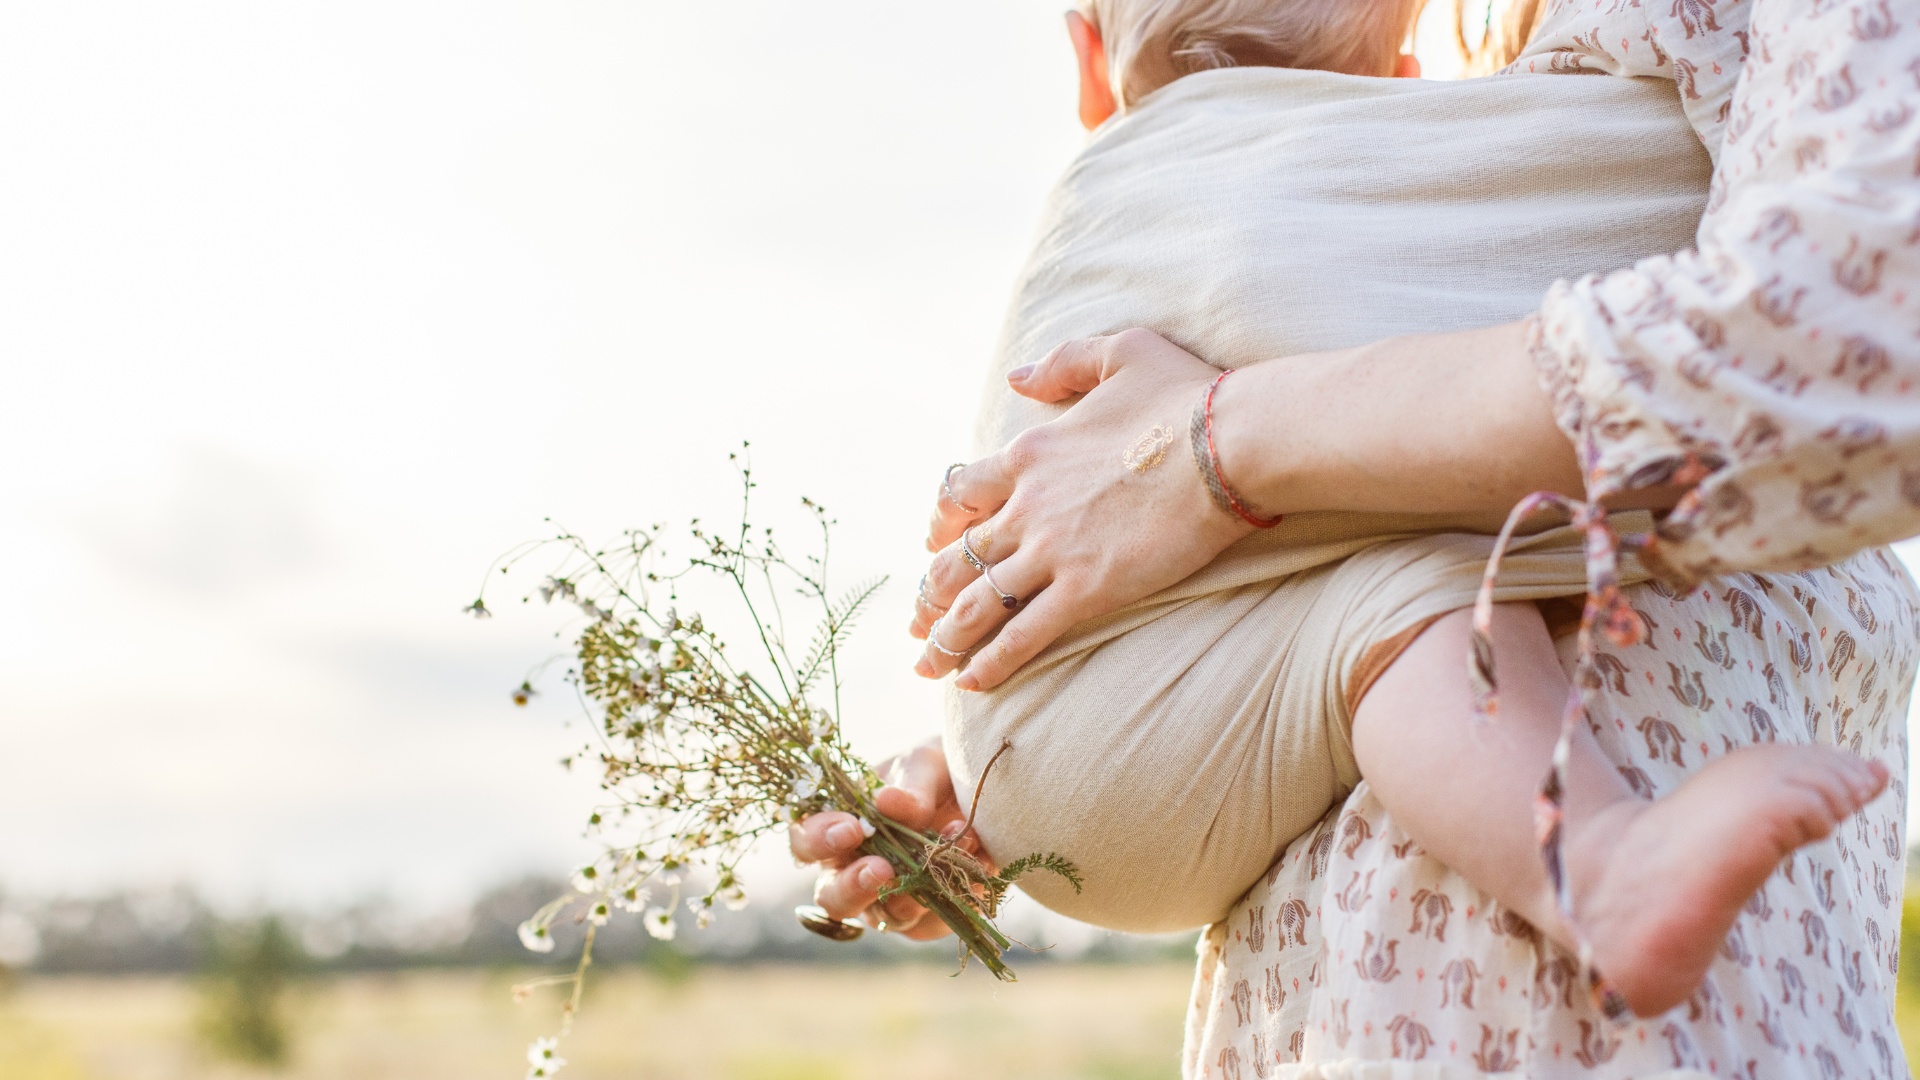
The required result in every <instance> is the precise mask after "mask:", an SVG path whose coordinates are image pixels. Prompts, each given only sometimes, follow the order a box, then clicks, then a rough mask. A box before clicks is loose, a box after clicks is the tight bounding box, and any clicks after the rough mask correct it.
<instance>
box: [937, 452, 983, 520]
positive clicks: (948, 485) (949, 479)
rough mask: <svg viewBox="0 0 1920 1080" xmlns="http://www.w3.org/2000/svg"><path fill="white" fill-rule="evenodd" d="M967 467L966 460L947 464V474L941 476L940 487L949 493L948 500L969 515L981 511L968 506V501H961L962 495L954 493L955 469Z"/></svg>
mask: <svg viewBox="0 0 1920 1080" xmlns="http://www.w3.org/2000/svg"><path fill="white" fill-rule="evenodd" d="M966 467H967V463H966V462H964V461H962V462H960V463H959V464H956V465H949V466H947V475H945V476H943V477H941V478H940V487H941V489H942V490H944V491H945V492H946V493H947V501H948V502H951V503H952V504H953V505H955V506H957V507H959V508H960V509H961V511H962V512H963V513H966V514H968V515H973V514H977V513H979V512H980V511H978V510H975V509H974V508H973V507H971V506H968V505H967V504H966V503H963V502H961V501H960V496H958V495H955V494H954V493H953V470H955V469H964V468H966Z"/></svg>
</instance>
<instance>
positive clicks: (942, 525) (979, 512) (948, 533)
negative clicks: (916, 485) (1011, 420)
mask: <svg viewBox="0 0 1920 1080" xmlns="http://www.w3.org/2000/svg"><path fill="white" fill-rule="evenodd" d="M1002 456H1003V455H1001V454H995V455H994V456H993V457H989V458H982V459H981V460H979V461H976V462H974V463H972V464H970V465H963V466H961V467H959V468H956V469H951V470H949V471H948V472H947V475H946V476H945V477H944V478H942V480H941V482H940V490H939V492H938V493H937V497H936V498H935V499H934V504H933V516H932V517H931V518H930V519H928V521H927V550H928V551H939V550H940V549H941V548H943V547H946V546H947V545H948V544H951V543H953V539H954V537H956V536H959V535H960V533H961V531H962V530H964V529H966V528H967V527H968V526H970V525H972V524H973V523H974V522H976V521H981V520H983V519H985V518H989V517H992V516H993V514H994V512H995V511H997V510H999V509H1000V507H1001V506H1002V505H1004V504H1005V503H1006V501H1007V496H1008V495H1010V494H1012V493H1013V477H1012V476H1010V475H1009V474H1008V473H1007V472H1006V470H1005V468H1004V465H1003V463H1002V462H1001V461H1000V460H999V459H1000V458H1001V457H1002ZM949 492H951V493H949Z"/></svg>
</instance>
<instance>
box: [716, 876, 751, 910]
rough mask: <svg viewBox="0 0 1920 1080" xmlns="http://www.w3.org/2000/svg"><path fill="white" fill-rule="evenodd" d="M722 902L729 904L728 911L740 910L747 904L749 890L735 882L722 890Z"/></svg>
mask: <svg viewBox="0 0 1920 1080" xmlns="http://www.w3.org/2000/svg"><path fill="white" fill-rule="evenodd" d="M720 902H721V903H723V904H725V905H727V910H728V911H739V910H740V909H741V908H743V907H746V906H747V890H745V889H743V888H741V887H740V885H739V883H738V882H735V883H734V884H732V885H729V886H727V887H726V888H724V889H721V890H720Z"/></svg>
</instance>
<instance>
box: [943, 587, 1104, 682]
mask: <svg viewBox="0 0 1920 1080" xmlns="http://www.w3.org/2000/svg"><path fill="white" fill-rule="evenodd" d="M1082 618H1083V616H1082V615H1081V614H1080V613H1079V611H1078V610H1077V609H1076V607H1075V603H1074V597H1073V596H1072V595H1071V594H1070V592H1069V591H1068V590H1067V589H1066V588H1065V587H1063V586H1062V585H1061V584H1059V583H1058V582H1056V583H1054V584H1053V585H1051V586H1048V588H1047V591H1045V592H1043V593H1041V594H1040V595H1039V596H1037V597H1035V598H1034V601H1033V603H1032V604H1031V605H1030V606H1028V607H1026V608H1025V609H1023V610H1022V611H1021V612H1020V613H1019V614H1017V615H1015V616H1014V617H1013V619H1012V620H1011V621H1010V622H1008V623H1007V625H1005V626H1003V627H1001V628H1000V633H999V635H998V636H997V637H995V638H994V639H993V641H992V642H990V643H989V644H988V645H987V646H986V647H985V648H983V649H981V650H980V651H979V652H977V653H975V654H973V658H972V659H970V660H968V661H967V670H965V671H963V672H961V673H960V677H959V678H957V679H955V680H954V681H953V685H954V686H956V687H958V688H960V689H962V690H991V689H993V688H994V687H996V686H999V685H1000V684H1001V683H1003V682H1005V681H1006V680H1007V676H1009V675H1012V674H1013V673H1014V672H1016V671H1018V670H1020V665H1021V664H1024V663H1026V662H1027V661H1029V660H1031V659H1033V658H1034V657H1035V656H1038V655H1039V654H1040V650H1042V649H1044V648H1046V647H1047V646H1049V645H1051V644H1053V643H1054V641H1055V639H1057V638H1059V636H1060V635H1061V634H1064V633H1066V632H1067V631H1068V630H1069V629H1072V627H1073V625H1074V624H1075V623H1077V622H1080V621H1081V619H1082Z"/></svg>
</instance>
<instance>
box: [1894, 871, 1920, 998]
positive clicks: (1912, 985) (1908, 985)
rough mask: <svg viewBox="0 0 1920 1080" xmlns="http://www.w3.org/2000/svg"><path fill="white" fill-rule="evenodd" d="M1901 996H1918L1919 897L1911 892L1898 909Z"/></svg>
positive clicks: (1919, 957) (1919, 993)
mask: <svg viewBox="0 0 1920 1080" xmlns="http://www.w3.org/2000/svg"><path fill="white" fill-rule="evenodd" d="M1897 992H1898V993H1900V994H1903V995H1908V996H1912V995H1920V896H1915V895H1913V893H1912V892H1911V891H1909V892H1908V893H1907V897H1906V900H1905V901H1904V902H1903V903H1902V904H1901V907H1900V983H1899V987H1898V990H1897Z"/></svg>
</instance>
